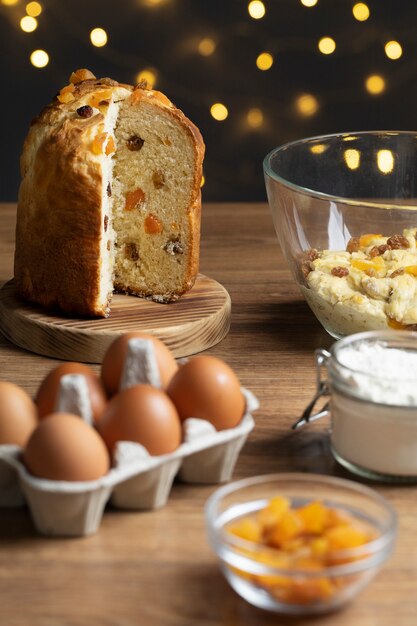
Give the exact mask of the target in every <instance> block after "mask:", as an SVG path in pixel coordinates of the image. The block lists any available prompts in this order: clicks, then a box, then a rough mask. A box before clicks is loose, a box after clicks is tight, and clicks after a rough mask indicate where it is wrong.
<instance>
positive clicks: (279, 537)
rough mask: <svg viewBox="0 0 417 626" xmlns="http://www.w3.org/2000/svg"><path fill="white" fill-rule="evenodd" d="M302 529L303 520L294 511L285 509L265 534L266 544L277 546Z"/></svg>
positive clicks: (295, 535)
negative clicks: (275, 523)
mask: <svg viewBox="0 0 417 626" xmlns="http://www.w3.org/2000/svg"><path fill="white" fill-rule="evenodd" d="M302 530H303V522H302V520H301V519H300V517H299V516H298V515H297V513H296V512H295V511H292V510H291V509H290V510H288V511H285V513H284V514H283V515H282V517H281V519H280V520H279V522H278V523H277V525H276V526H275V527H273V528H271V529H270V530H269V531H268V534H267V542H268V545H271V546H276V547H277V548H279V547H280V546H281V545H282V544H283V543H285V542H286V541H289V540H290V539H294V537H297V536H298V535H299V534H300V533H301V532H302Z"/></svg>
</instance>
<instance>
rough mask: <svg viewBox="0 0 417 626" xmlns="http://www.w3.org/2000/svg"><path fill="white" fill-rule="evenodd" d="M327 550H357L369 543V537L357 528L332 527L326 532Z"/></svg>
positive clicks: (347, 526) (345, 526) (346, 526)
mask: <svg viewBox="0 0 417 626" xmlns="http://www.w3.org/2000/svg"><path fill="white" fill-rule="evenodd" d="M326 539H327V540H328V542H329V550H348V549H350V548H358V547H359V546H362V545H364V544H365V543H367V542H368V541H369V539H370V538H369V535H368V534H367V533H366V532H364V531H363V530H361V529H359V528H354V527H353V526H349V525H347V524H345V525H343V526H334V527H333V528H329V530H327V531H326Z"/></svg>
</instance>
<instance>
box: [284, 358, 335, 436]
mask: <svg viewBox="0 0 417 626" xmlns="http://www.w3.org/2000/svg"><path fill="white" fill-rule="evenodd" d="M314 355H315V357H316V369H317V385H316V393H315V395H314V397H313V399H312V400H311V402H309V404H308V405H307V406H306V408H305V409H304V411H303V414H302V415H301V417H300V418H299V419H298V420H297V421H296V422H295V423H294V424H293V425H292V426H291V428H292V429H293V430H296V429H297V428H301V427H302V426H305V425H306V424H309V423H310V422H314V421H316V420H318V419H320V418H322V417H326V416H327V415H329V402H326V404H325V405H324V406H323V408H322V409H321V411H318V412H317V413H313V410H314V407H315V406H316V403H317V401H318V400H319V399H320V398H321V397H323V396H329V395H330V390H329V384H328V381H327V379H326V380H323V379H322V370H323V367H325V366H326V364H327V362H328V360H329V359H330V358H331V354H330V352H328V351H327V350H324V349H323V348H319V349H318V350H315V352H314Z"/></svg>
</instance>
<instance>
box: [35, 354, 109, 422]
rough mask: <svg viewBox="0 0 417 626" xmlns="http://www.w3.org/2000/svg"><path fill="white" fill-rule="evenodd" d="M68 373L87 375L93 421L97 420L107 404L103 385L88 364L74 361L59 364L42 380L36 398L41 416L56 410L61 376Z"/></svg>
mask: <svg viewBox="0 0 417 626" xmlns="http://www.w3.org/2000/svg"><path fill="white" fill-rule="evenodd" d="M66 374H82V375H84V376H85V378H86V382H87V386H88V390H89V396H90V402H91V410H92V414H93V421H94V422H97V421H98V420H99V419H100V416H101V414H102V413H103V411H104V409H105V406H106V404H107V397H106V393H105V391H104V388H103V385H102V383H101V381H100V379H99V378H98V376H96V374H95V373H94V372H93V370H92V369H91V368H90V367H88V365H83V364H82V363H72V362H69V363H63V364H62V365H58V367H56V368H54V369H53V370H51V371H50V372H49V374H48V375H47V376H46V378H44V380H43V381H42V383H41V385H40V387H39V389H38V392H37V394H36V398H35V403H36V404H37V406H38V410H39V417H40V418H43V417H45V416H46V415H50V414H51V413H53V412H54V411H55V410H56V401H57V399H58V393H59V383H60V380H61V378H62V377H63V376H65V375H66Z"/></svg>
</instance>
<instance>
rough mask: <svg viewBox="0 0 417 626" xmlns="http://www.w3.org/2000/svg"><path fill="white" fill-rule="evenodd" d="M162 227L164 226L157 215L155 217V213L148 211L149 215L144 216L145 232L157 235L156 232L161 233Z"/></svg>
mask: <svg viewBox="0 0 417 626" xmlns="http://www.w3.org/2000/svg"><path fill="white" fill-rule="evenodd" d="M163 229H164V227H163V224H162V222H161V221H160V220H159V219H158V218H157V217H155V215H152V213H149V215H147V216H146V218H145V232H146V233H148V235H157V234H158V233H161V232H162V231H163Z"/></svg>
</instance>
